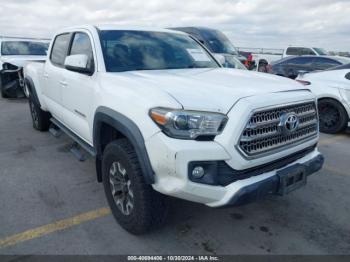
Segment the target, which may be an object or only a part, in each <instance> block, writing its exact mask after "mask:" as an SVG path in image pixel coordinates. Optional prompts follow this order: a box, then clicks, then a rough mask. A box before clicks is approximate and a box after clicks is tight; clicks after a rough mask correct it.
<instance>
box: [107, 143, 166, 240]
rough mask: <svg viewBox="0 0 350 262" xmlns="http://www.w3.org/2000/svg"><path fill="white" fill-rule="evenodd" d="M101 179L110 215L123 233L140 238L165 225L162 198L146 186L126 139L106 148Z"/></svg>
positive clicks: (164, 210)
mask: <svg viewBox="0 0 350 262" xmlns="http://www.w3.org/2000/svg"><path fill="white" fill-rule="evenodd" d="M116 177H118V179H116ZM123 179H124V181H123ZM102 180H103V185H104V190H105V193H106V197H107V201H108V204H109V206H110V208H111V210H112V214H113V216H114V217H115V219H116V220H117V222H118V223H119V224H120V225H121V226H122V227H123V228H124V229H125V230H127V231H128V232H130V233H132V234H135V235H140V234H144V233H146V232H148V231H150V230H152V229H154V228H156V227H159V226H160V225H161V224H162V223H163V222H164V220H165V217H166V214H167V210H168V208H167V206H168V205H167V204H166V201H165V196H163V195H161V194H160V193H158V192H156V191H154V190H153V188H152V186H151V185H148V184H146V183H145V180H144V177H143V175H142V170H141V168H140V164H139V161H138V158H137V155H136V153H135V150H134V148H133V147H132V145H131V144H130V143H129V141H128V140H127V139H125V138H122V139H118V140H115V141H113V142H111V143H109V144H108V145H107V146H106V149H105V150H104V152H103V156H102ZM119 181H122V182H119ZM116 184H117V185H116ZM113 189H115V190H114V194H113V193H112V192H113ZM117 190H118V191H117ZM117 203H118V204H119V205H117ZM130 203H131V204H132V207H131V204H130ZM128 206H129V207H128Z"/></svg>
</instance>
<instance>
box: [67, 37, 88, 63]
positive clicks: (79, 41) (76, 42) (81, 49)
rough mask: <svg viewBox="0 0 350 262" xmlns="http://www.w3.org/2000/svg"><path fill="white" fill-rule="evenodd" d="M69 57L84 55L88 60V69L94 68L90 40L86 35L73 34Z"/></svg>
mask: <svg viewBox="0 0 350 262" xmlns="http://www.w3.org/2000/svg"><path fill="white" fill-rule="evenodd" d="M69 55H86V56H87V57H88V59H89V62H88V67H89V68H92V69H93V68H94V54H93V51H92V46H91V41H90V38H89V36H88V35H87V34H85V33H81V32H78V33H75V34H74V37H73V42H72V47H71V49H70V52H69Z"/></svg>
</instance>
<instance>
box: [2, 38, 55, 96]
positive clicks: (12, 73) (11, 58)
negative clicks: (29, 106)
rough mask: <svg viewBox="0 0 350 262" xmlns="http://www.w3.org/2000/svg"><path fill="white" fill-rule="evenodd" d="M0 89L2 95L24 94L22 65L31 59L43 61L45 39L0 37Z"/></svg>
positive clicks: (45, 47) (46, 46)
mask: <svg viewBox="0 0 350 262" xmlns="http://www.w3.org/2000/svg"><path fill="white" fill-rule="evenodd" d="M0 46H1V51H0V91H1V95H2V97H5V98H18V97H24V96H25V93H26V92H25V84H24V81H23V70H22V69H23V67H24V66H25V65H26V64H27V63H29V62H32V61H44V60H45V58H46V52H47V49H48V46H49V40H47V39H33V38H18V37H0Z"/></svg>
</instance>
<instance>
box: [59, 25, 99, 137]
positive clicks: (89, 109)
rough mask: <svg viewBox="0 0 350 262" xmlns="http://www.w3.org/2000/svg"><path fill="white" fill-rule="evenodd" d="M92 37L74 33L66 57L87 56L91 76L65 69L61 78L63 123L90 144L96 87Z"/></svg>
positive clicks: (80, 32) (85, 33)
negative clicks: (91, 72)
mask: <svg viewBox="0 0 350 262" xmlns="http://www.w3.org/2000/svg"><path fill="white" fill-rule="evenodd" d="M92 39H93V38H92V37H91V35H90V34H89V32H87V31H79V32H74V33H73V34H72V42H71V46H70V48H69V51H68V55H78V54H79V55H81V54H84V55H87V56H88V58H89V62H88V66H89V67H90V68H91V69H93V71H94V73H93V74H92V75H88V74H84V73H78V72H74V71H69V70H67V69H65V72H64V75H63V76H61V81H62V82H63V83H64V84H65V85H64V86H63V93H62V101H63V105H64V108H65V111H66V112H67V113H66V114H65V119H64V121H65V123H66V124H67V125H68V126H69V127H70V129H72V131H74V132H75V133H76V134H78V135H79V136H80V137H81V138H82V139H84V140H85V141H86V142H89V143H90V144H92V134H91V133H90V130H92V127H91V128H90V125H92V121H93V119H92V118H93V113H94V112H93V110H94V106H93V101H94V100H93V96H94V93H95V86H96V85H97V83H96V82H97V81H96V79H95V78H96V77H95V76H96V73H95V71H96V70H95V61H96V57H95V52H94V51H93V46H94V45H93V42H92Z"/></svg>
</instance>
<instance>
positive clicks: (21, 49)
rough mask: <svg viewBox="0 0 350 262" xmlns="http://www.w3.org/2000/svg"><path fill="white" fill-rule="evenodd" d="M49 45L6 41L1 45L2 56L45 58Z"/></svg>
mask: <svg viewBox="0 0 350 262" xmlns="http://www.w3.org/2000/svg"><path fill="white" fill-rule="evenodd" d="M48 47H49V44H48V43H43V42H32V41H4V42H2V44H1V54H2V55H40V56H45V55H46V52H47V49H48Z"/></svg>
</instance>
